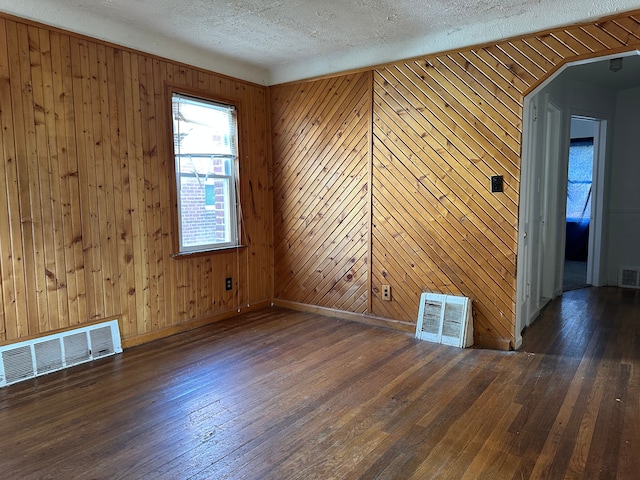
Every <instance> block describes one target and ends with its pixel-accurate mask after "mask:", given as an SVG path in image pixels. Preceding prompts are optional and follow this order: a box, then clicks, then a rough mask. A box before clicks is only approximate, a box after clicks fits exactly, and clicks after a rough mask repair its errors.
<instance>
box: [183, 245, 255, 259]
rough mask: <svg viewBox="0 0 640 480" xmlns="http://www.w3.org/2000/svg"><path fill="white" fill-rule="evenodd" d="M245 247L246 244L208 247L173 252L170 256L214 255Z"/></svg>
mask: <svg viewBox="0 0 640 480" xmlns="http://www.w3.org/2000/svg"><path fill="white" fill-rule="evenodd" d="M245 248H247V246H246V245H234V246H233V247H221V248H210V249H207V250H194V251H191V252H182V253H174V254H172V255H171V258H175V259H181V258H193V257H203V256H206V255H215V254H217V253H229V252H233V251H237V250H244V249H245Z"/></svg>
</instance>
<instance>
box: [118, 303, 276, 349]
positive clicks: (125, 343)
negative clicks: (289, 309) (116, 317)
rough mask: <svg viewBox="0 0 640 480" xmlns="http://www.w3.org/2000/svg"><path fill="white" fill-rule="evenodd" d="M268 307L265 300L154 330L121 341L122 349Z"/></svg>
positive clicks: (268, 304)
mask: <svg viewBox="0 0 640 480" xmlns="http://www.w3.org/2000/svg"><path fill="white" fill-rule="evenodd" d="M270 305H271V302H270V301H269V300H265V301H263V302H258V303H254V304H253V305H248V306H246V307H240V308H238V309H234V310H226V311H224V312H220V313H216V314H214V315H210V316H207V317H202V318H195V319H193V320H189V321H187V322H185V323H181V324H179V325H173V326H171V327H167V328H163V329H161V330H156V331H154V332H150V333H145V334H142V335H137V336H135V337H132V338H127V339H123V340H122V348H124V349H127V348H131V347H137V346H138V345H142V344H145V343H149V342H152V341H154V340H160V339H161V338H166V337H170V336H172V335H176V334H178V333H182V332H187V331H189V330H194V329H196V328H200V327H204V326H205V325H209V324H212V323H216V322H220V321H222V320H227V319H229V318H233V317H235V316H237V315H240V314H242V313H247V312H253V311H254V310H260V309H262V308H268V307H269V306H270Z"/></svg>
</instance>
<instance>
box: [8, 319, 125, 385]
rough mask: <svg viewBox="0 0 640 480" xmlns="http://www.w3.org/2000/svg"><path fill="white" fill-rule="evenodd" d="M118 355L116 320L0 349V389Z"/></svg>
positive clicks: (119, 346)
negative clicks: (97, 359)
mask: <svg viewBox="0 0 640 480" xmlns="http://www.w3.org/2000/svg"><path fill="white" fill-rule="evenodd" d="M121 352H122V345H121V343H120V330H119V328H118V321H117V320H110V321H108V322H103V323H98V324H96V325H90V326H87V327H81V328H77V329H74V330H69V331H66V332H62V333H56V334H53V335H47V336H46V337H41V338H36V339H34V340H28V341H25V342H19V343H13V344H10V345H5V346H3V347H0V387H4V386H6V385H11V384H12V383H16V382H20V381H22V380H27V379H29V378H33V377H38V376H40V375H44V374H45V373H50V372H55V371H56V370H62V369H63V368H67V367H70V366H72V365H77V364H79V363H85V362H89V361H91V360H94V359H96V358H101V357H106V356H108V355H114V354H116V353H121Z"/></svg>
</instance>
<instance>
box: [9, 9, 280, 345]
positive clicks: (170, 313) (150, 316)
mask: <svg viewBox="0 0 640 480" xmlns="http://www.w3.org/2000/svg"><path fill="white" fill-rule="evenodd" d="M167 83H169V84H172V85H176V86H185V87H189V88H192V89H197V90H198V91H201V92H203V94H206V95H213V96H215V95H217V96H222V97H226V98H233V99H237V100H239V102H240V105H241V107H240V109H239V114H240V118H239V123H240V129H241V132H240V139H241V144H240V151H241V155H242V159H241V166H240V168H241V171H242V175H241V185H240V195H241V202H242V204H243V206H244V209H243V211H244V224H243V229H244V232H245V233H246V243H247V248H245V249H242V250H240V251H232V252H228V253H217V254H212V255H208V256H192V257H190V258H180V259H176V258H172V254H173V253H175V249H174V239H175V235H176V230H175V226H176V225H175V218H174V213H175V203H174V201H173V200H172V193H171V192H172V189H173V181H174V180H173V174H172V169H173V163H172V162H173V161H172V151H171V148H172V147H171V145H172V144H171V127H170V123H169V122H170V115H169V112H170V106H169V103H168V102H170V98H169V97H168V95H167ZM267 93H268V92H267V89H266V88H264V87H260V86H256V85H252V84H248V83H246V82H242V81H236V80H233V79H229V78H226V77H223V76H220V75H215V74H212V73H208V72H205V71H202V70H199V69H196V68H190V67H187V66H184V65H180V64H177V63H175V62H169V61H166V60H163V59H159V58H155V57H152V56H149V55H146V54H142V53H139V52H134V51H130V50H127V49H120V48H117V47H115V46H111V45H108V44H105V43H103V42H100V41H97V40H96V41H94V40H91V39H87V38H84V37H79V36H76V35H70V34H67V33H65V32H61V31H58V30H55V29H49V28H46V27H43V26H39V25H35V24H32V23H30V22H26V21H24V22H23V21H21V20H19V19H15V18H13V17H4V16H3V17H2V18H0V109H1V110H0V124H1V126H2V128H1V129H0V150H1V152H2V158H3V161H2V163H1V164H0V186H1V187H2V188H0V270H1V276H0V281H1V285H0V294H1V295H2V302H0V341H12V340H16V339H21V338H24V337H28V336H32V335H38V334H42V333H46V332H49V331H52V330H57V329H60V328H66V327H70V326H74V325H79V324H84V323H87V322H90V321H95V320H98V319H103V318H108V317H118V318H119V319H121V329H122V335H123V337H124V341H125V344H133V343H139V342H140V341H144V340H145V339H150V338H154V337H156V336H162V335H166V334H168V333H172V332H173V331H175V330H176V329H180V328H182V327H181V326H183V325H185V324H194V322H195V323H198V322H206V321H209V320H210V319H212V318H215V316H216V315H220V314H223V313H225V312H233V313H235V312H237V310H238V308H239V307H243V308H244V307H247V306H249V305H255V304H261V303H262V304H266V303H267V302H269V301H270V300H271V297H272V271H273V270H272V265H271V262H272V255H271V252H272V245H271V242H272V239H271V227H272V207H271V191H270V183H269V182H270V181H269V178H270V159H269V155H270V153H269V142H270V138H269V129H268V100H267V98H268V96H267ZM227 276H230V277H233V278H234V281H235V284H236V287H235V288H234V290H233V291H232V292H226V291H224V287H223V285H224V278H225V277H227Z"/></svg>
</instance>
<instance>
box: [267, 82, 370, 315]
mask: <svg viewBox="0 0 640 480" xmlns="http://www.w3.org/2000/svg"><path fill="white" fill-rule="evenodd" d="M370 96H371V75H370V74H369V73H364V74H356V75H347V76H344V77H336V78H333V79H330V80H326V81H321V82H316V83H308V84H307V83H302V84H298V85H296V86H295V87H292V88H290V87H282V88H280V87H275V88H273V89H272V90H271V115H272V120H271V124H272V131H273V152H274V159H275V160H274V166H273V169H274V211H275V212H276V213H275V218H274V232H275V238H274V264H275V269H274V277H275V279H276V280H275V296H276V297H277V298H279V299H282V300H287V301H291V302H298V303H306V304H311V305H318V306H321V307H326V308H333V309H339V310H346V311H350V312H354V313H365V312H367V311H368V298H369V297H368V289H369V288H368V283H369V282H368V274H369V261H368V258H369V242H368V231H369V216H368V208H367V205H368V192H369V170H368V165H369V162H368V153H369V137H368V132H369V131H370V128H369V121H370V120H369V119H370V114H369V112H370V108H371V105H370Z"/></svg>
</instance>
